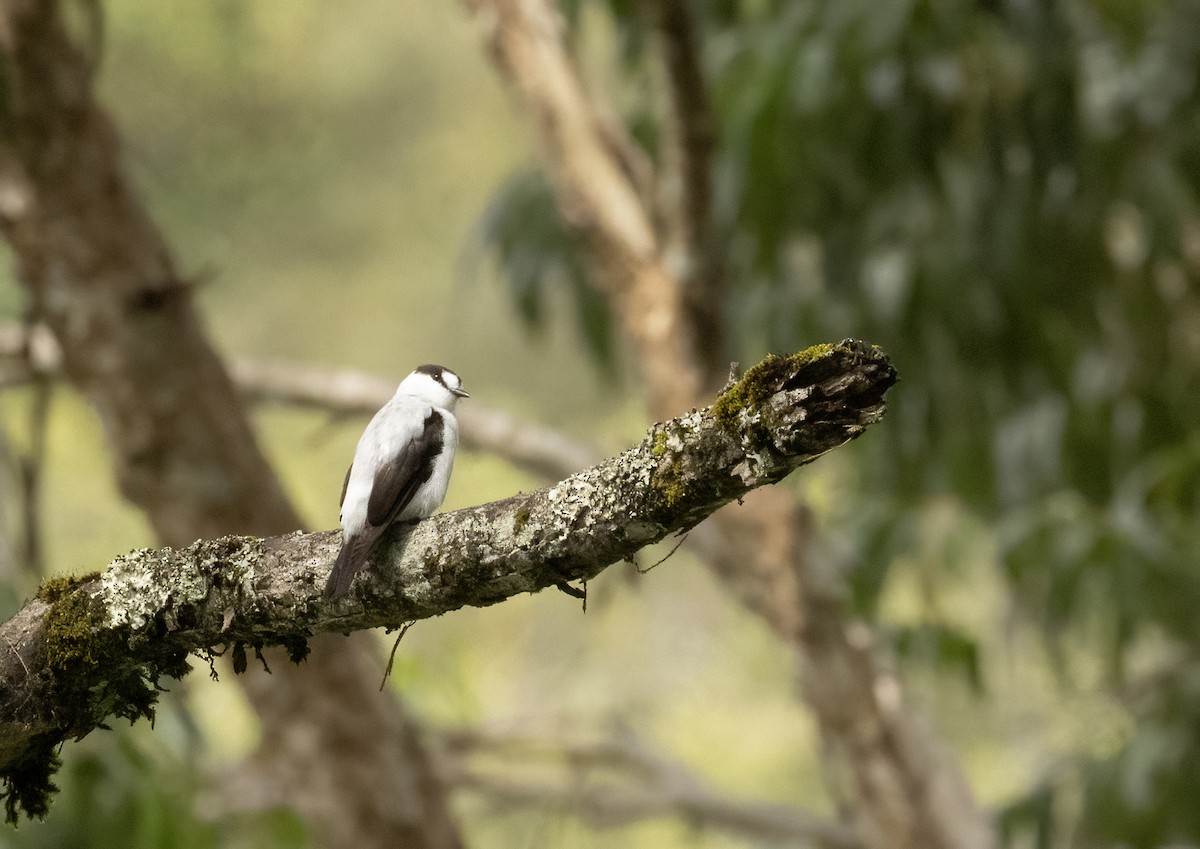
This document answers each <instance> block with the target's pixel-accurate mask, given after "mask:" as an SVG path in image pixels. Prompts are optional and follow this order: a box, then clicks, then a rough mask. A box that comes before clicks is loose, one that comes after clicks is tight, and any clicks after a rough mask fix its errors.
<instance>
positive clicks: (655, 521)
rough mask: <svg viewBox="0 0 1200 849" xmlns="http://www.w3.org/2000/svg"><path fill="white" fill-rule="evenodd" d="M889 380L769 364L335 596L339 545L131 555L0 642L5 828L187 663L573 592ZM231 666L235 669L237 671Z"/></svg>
mask: <svg viewBox="0 0 1200 849" xmlns="http://www.w3.org/2000/svg"><path fill="white" fill-rule="evenodd" d="M894 381H895V373H894V371H893V370H892V368H891V365H890V364H889V363H888V360H887V357H886V356H885V355H884V354H883V352H882V351H880V350H879V349H878V348H874V347H871V346H869V345H865V344H863V343H861V342H853V341H846V342H842V343H840V344H837V345H820V346H816V347H814V348H810V349H809V350H807V351H803V352H801V353H799V354H796V355H794V356H791V357H786V358H784V357H770V358H768V359H767V360H765V361H763V362H762V363H759V364H758V365H757V366H755V367H754V368H753V369H751V370H750V371H749V372H748V373H747V374H746V375H745V376H744V377H743V378H742V379H741V380H740V381H738V382H737V383H735V384H733V385H732V386H731V387H729V388H728V389H726V390H725V391H724V392H723V393H722V394H721V395H720V396H719V397H718V398H717V400H716V403H715V404H714V405H713V406H712V407H709V408H706V409H704V410H700V411H693V412H691V413H689V414H688V415H685V416H681V417H679V418H676V419H673V420H671V421H668V422H663V423H660V424H656V425H654V427H653V428H651V430H650V432H649V433H648V434H647V436H646V438H645V439H644V440H642V442H641V443H640V444H639V445H637V446H635V447H633V448H631V449H629V450H628V451H625V452H624V453H622V454H620V455H619V456H617V457H613V458H611V459H609V460H606V461H604V462H602V463H600V464H598V465H596V466H593V467H592V468H590V469H587V470H585V471H583V472H580V473H578V474H576V475H573V476H571V477H569V478H567V479H566V480H564V481H562V482H560V483H558V484H556V485H554V486H551V487H548V488H546V489H541V490H538V491H536V492H530V493H521V494H518V495H514V496H512V497H510V498H506V499H504V500H502V501H496V502H492V503H490V504H483V505H480V506H478V507H473V508H470V509H466V510H458V511H455V512H453V513H444V514H440V515H437V516H433V517H432V518H430V519H427V520H425V521H423V522H420V523H417V524H415V525H407V526H398V527H396V528H393V529H392V531H391V532H390V533H389V535H388V536H387V537H385V540H384V543H383V544H382V545H381V547H380V549H379V550H378V551H377V553H376V555H375V557H374V559H373V564H372V567H371V568H368V569H367V570H365V571H364V573H362V575H361V576H360V577H359V578H358V579H357V581H356V583H355V585H354V587H353V589H352V591H351V593H350V595H349V596H348V597H346V598H344V599H339V600H337V601H333V600H329V599H327V598H325V597H324V596H323V595H322V588H323V587H324V586H325V581H326V578H327V577H328V572H329V569H330V568H331V566H332V564H333V561H334V558H335V557H336V555H337V550H338V544H339V537H340V535H339V533H338V532H336V531H327V532H323V533H313V534H304V533H300V532H296V533H294V534H288V535H285V536H278V537H269V538H266V539H258V538H254V537H225V538H222V539H218V540H212V541H208V540H202V541H199V542H196V543H194V544H193V545H191V546H189V547H187V548H185V549H183V550H178V551H177V550H174V549H169V548H167V549H159V550H148V549H143V550H139V551H134V552H131V553H130V554H127V555H124V556H122V557H119V558H117V559H116V560H115V561H114V562H113V563H112V564H110V565H109V566H108V568H107V569H106V570H105V571H104V572H103V573H98V574H93V575H89V576H85V577H82V578H75V579H66V580H64V579H59V580H55V581H51V582H48V583H47V584H46V585H45V586H43V588H42V589H41V591H39V593H38V595H37V597H36V598H34V599H33V600H32V601H30V602H29V603H28V604H26V605H25V607H24V608H22V610H21V611H20V612H19V613H18V614H17V615H16V616H15V617H13V619H11V620H9V621H8V622H7V623H5V624H4V625H2V626H0V637H2V644H0V777H3V780H4V781H5V788H4V791H3V794H4V797H5V800H6V804H7V807H8V814H9V819H10V820H15V818H16V815H17V812H18V811H24V812H25V813H26V814H28V815H31V816H38V815H41V814H43V813H44V812H45V810H46V806H47V803H48V797H49V794H50V793H51V792H52V791H53V785H52V784H51V779H52V775H53V767H54V764H55V762H56V758H55V751H56V749H57V747H58V745H59V744H60V743H61V742H62V741H63V740H65V739H67V738H70V737H75V738H78V737H82V736H83V735H85V734H87V733H88V732H89V731H91V730H92V729H93V728H96V727H99V726H101V725H102V724H103V723H104V721H105V720H106V719H107V718H108V717H109V716H113V715H116V716H121V717H125V718H128V719H130V720H131V721H132V720H135V719H137V718H139V717H149V716H151V715H152V712H153V709H154V702H155V698H156V694H157V684H158V681H159V680H160V679H161V678H162V677H164V676H167V677H179V676H181V675H183V674H184V673H185V672H186V671H187V669H188V665H187V661H186V658H187V655H188V654H189V653H191V652H197V651H199V652H205V651H214V650H224V649H225V648H232V649H233V652H234V657H235V660H236V658H238V657H244V656H245V649H246V647H247V646H251V647H256V648H257V647H261V646H266V645H282V646H285V647H287V648H288V650H289V651H290V653H291V654H292V657H293V658H294V659H296V660H299V659H301V658H302V657H303V656H304V653H305V650H306V640H307V638H308V637H310V636H312V635H313V634H316V633H321V632H330V631H333V632H346V631H352V630H358V629H362V628H374V627H380V626H384V627H391V628H396V627H399V626H400V625H401V624H403V623H405V622H410V621H413V620H416V619H424V618H428V617H431V616H437V615H440V614H442V613H446V612H449V611H451V610H456V609H458V608H460V607H463V606H464V605H473V606H484V605H490V604H495V603H496V602H499V601H503V600H504V599H506V598H508V597H510V596H513V595H516V594H518V593H525V592H537V591H539V590H542V589H544V588H546V587H550V586H561V585H563V584H564V582H567V581H587V580H589V579H591V578H593V577H595V576H596V575H597V574H599V573H600V572H601V571H602V570H603V569H604V568H605V567H607V566H608V565H610V564H612V563H615V562H617V561H620V560H623V559H625V558H628V557H630V556H631V555H633V554H634V553H635V552H636V551H638V550H639V549H641V548H643V547H644V546H646V545H649V544H651V543H654V542H657V541H659V540H661V539H663V538H664V537H666V536H668V535H670V534H673V533H678V532H681V531H685V530H687V529H689V528H691V527H692V526H694V525H695V524H696V523H698V522H699V521H701V520H702V519H704V518H705V517H706V516H708V515H709V514H710V513H712V512H713V511H714V510H716V509H717V508H718V507H720V506H722V505H724V504H726V503H728V502H730V501H733V500H734V499H737V498H740V497H741V496H742V495H744V494H745V493H746V492H748V491H749V490H751V489H753V488H755V487H759V486H762V485H764V484H768V483H775V482H776V481H778V480H780V479H781V478H783V477H784V476H785V475H787V474H788V473H789V472H791V471H792V470H793V469H795V468H796V467H797V466H800V465H802V464H804V463H807V462H810V461H812V460H814V459H816V458H817V457H819V456H820V455H821V454H823V453H825V452H826V451H829V450H831V449H833V448H835V447H837V446H838V445H841V444H842V443H844V442H846V441H848V440H850V439H853V438H854V437H856V436H858V435H859V434H861V433H862V432H863V431H864V430H865V429H866V427H867V426H868V425H870V424H873V423H874V422H876V421H878V420H879V418H880V417H881V416H882V415H883V411H884V403H883V395H884V392H885V391H886V390H887V389H888V387H890V386H891V385H892V383H893V382H894ZM236 666H237V664H236V663H235V667H236Z"/></svg>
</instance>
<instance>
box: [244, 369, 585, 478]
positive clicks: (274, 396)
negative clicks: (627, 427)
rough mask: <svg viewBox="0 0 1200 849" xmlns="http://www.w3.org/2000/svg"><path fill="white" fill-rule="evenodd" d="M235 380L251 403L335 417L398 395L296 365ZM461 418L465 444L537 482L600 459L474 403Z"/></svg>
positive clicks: (346, 374)
mask: <svg viewBox="0 0 1200 849" xmlns="http://www.w3.org/2000/svg"><path fill="white" fill-rule="evenodd" d="M233 376H234V380H236V381H237V384H238V389H239V390H240V391H241V392H242V394H243V395H245V396H246V397H247V398H250V399H252V400H255V401H278V402H281V403H285V404H294V405H297V406H307V407H314V408H317V409H320V410H325V411H327V412H331V413H335V414H346V415H366V416H370V415H373V414H374V413H375V411H376V410H378V409H379V408H380V407H382V406H383V405H384V404H385V403H386V402H387V400H388V399H389V398H391V397H392V394H393V393H394V392H395V391H396V385H395V383H394V382H393V381H388V380H385V379H383V378H381V377H375V376H373V375H368V374H364V373H363V372H358V371H351V370H348V369H347V370H338V369H329V368H323V367H320V366H312V365H300V364H297V363H282V362H273V363H266V362H261V361H253V360H238V361H237V362H235V363H234V366H233ZM456 415H457V416H458V425H459V438H460V444H461V445H462V446H463V447H464V448H466V449H468V450H471V451H484V452H487V453H489V454H494V455H495V456H497V457H501V458H503V459H505V460H507V461H509V462H510V463H512V464H513V465H514V466H517V467H518V468H520V469H523V470H525V471H527V472H529V473H531V474H534V475H537V476H538V477H542V478H548V479H550V480H554V479H556V478H561V477H566V476H567V475H569V474H571V473H572V472H576V471H578V470H579V469H582V468H584V467H585V466H590V465H591V464H592V463H595V462H596V461H597V460H598V459H600V458H599V455H598V454H597V453H596V451H595V450H594V449H593V448H591V447H589V446H587V445H584V444H583V443H581V442H577V441H576V440H573V439H571V438H570V437H568V436H567V435H566V434H564V433H563V432H562V431H558V430H555V429H554V428H549V427H545V426H544V425H540V424H536V423H534V422H529V421H521V420H520V419H518V418H517V417H515V416H513V415H512V414H511V413H508V412H505V411H504V410H501V409H498V408H496V407H489V406H488V405H487V404H486V403H484V402H481V401H479V400H477V399H474V398H472V399H471V403H470V404H464V405H462V406H461V407H460V408H459V409H458V411H457V412H456Z"/></svg>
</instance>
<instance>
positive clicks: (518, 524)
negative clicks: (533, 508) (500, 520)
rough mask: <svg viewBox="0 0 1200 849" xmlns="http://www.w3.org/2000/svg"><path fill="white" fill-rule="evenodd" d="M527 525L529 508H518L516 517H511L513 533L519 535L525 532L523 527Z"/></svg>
mask: <svg viewBox="0 0 1200 849" xmlns="http://www.w3.org/2000/svg"><path fill="white" fill-rule="evenodd" d="M528 524H529V508H528V507H518V508H517V512H516V515H515V516H513V533H514V534H519V533H521V531H523V530H525V526H526V525H528Z"/></svg>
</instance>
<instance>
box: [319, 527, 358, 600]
mask: <svg viewBox="0 0 1200 849" xmlns="http://www.w3.org/2000/svg"><path fill="white" fill-rule="evenodd" d="M362 543H363V539H362V537H359V536H354V537H351V538H350V539H346V540H342V550H341V551H339V552H338V556H337V562H336V563H334V564H333V571H332V572H330V573H329V582H328V583H326V584H325V595H327V596H329V597H330V598H341V597H342V596H344V595H345V594H346V593H348V592H349V591H350V582H351V581H353V580H354V576H355V575H357V574H358V573H359V570H361V569H362V567H363V563H364V562H365V561H366V551H364V550H363V549H364V548H366V547H367V546H364V545H363V544H362Z"/></svg>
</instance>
